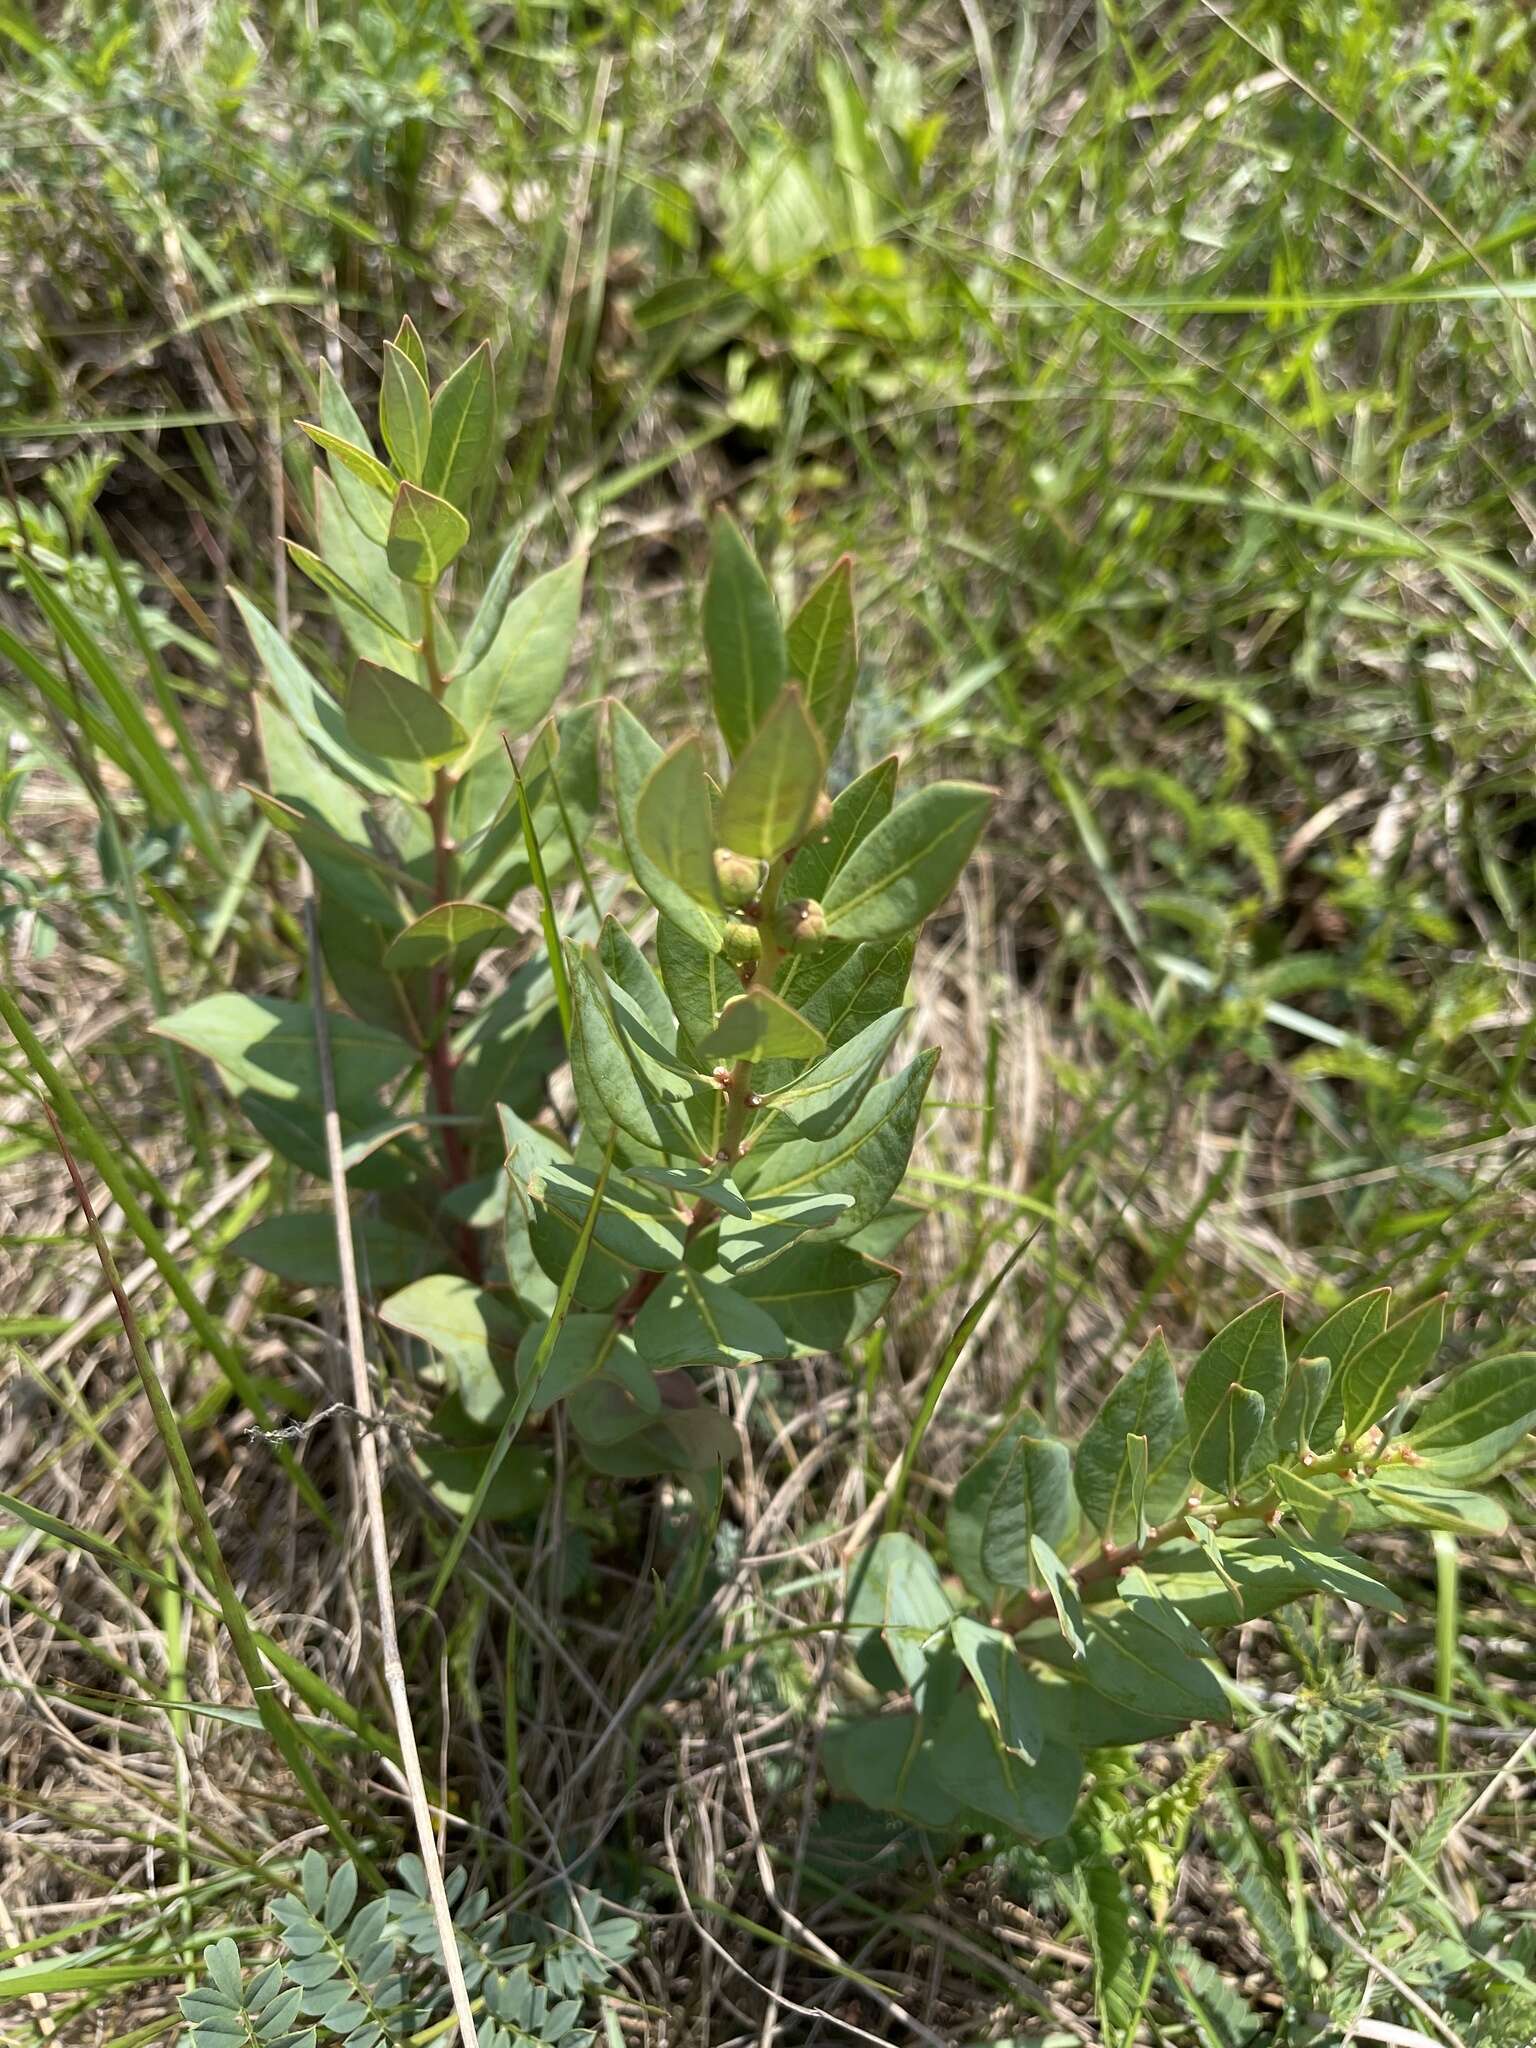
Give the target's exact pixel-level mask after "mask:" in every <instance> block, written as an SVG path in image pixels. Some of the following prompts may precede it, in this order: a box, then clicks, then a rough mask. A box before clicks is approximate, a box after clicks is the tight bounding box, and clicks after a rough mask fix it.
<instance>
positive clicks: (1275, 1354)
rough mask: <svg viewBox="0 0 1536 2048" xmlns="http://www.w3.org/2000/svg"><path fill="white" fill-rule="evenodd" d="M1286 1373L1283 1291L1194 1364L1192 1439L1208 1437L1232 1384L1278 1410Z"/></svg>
mask: <svg viewBox="0 0 1536 2048" xmlns="http://www.w3.org/2000/svg"><path fill="white" fill-rule="evenodd" d="M1286 1377H1287V1365H1286V1356H1285V1322H1284V1316H1283V1313H1282V1309H1281V1304H1280V1297H1279V1295H1278V1294H1271V1295H1269V1296H1268V1297H1267V1298H1266V1299H1265V1300H1263V1301H1261V1302H1259V1303H1257V1304H1256V1306H1254V1307H1253V1308H1250V1309H1247V1310H1245V1311H1244V1313H1243V1314H1242V1315H1240V1316H1238V1317H1237V1318H1236V1319H1235V1320H1234V1321H1233V1322H1230V1323H1228V1324H1227V1325H1226V1326H1225V1328H1223V1329H1220V1330H1218V1331H1217V1332H1216V1334H1215V1336H1214V1337H1212V1339H1211V1341H1210V1343H1209V1344H1207V1345H1206V1347H1205V1349H1204V1350H1203V1351H1202V1352H1201V1353H1200V1356H1199V1357H1198V1358H1197V1359H1196V1360H1195V1362H1194V1364H1193V1365H1192V1366H1191V1368H1190V1373H1189V1379H1188V1381H1187V1382H1186V1384H1185V1388H1184V1413H1185V1416H1186V1418H1187V1420H1188V1423H1189V1437H1190V1442H1191V1443H1198V1442H1199V1441H1200V1439H1201V1438H1202V1437H1204V1436H1205V1435H1206V1433H1207V1430H1208V1428H1209V1425H1210V1422H1211V1418H1212V1417H1213V1416H1214V1414H1215V1413H1216V1410H1217V1409H1218V1408H1219V1407H1221V1405H1222V1403H1223V1402H1224V1401H1225V1400H1226V1395H1227V1389H1228V1387H1231V1386H1236V1387H1246V1388H1248V1389H1249V1390H1250V1391H1251V1392H1253V1393H1255V1394H1257V1395H1259V1396H1260V1398H1261V1399H1262V1401H1263V1403H1264V1412H1265V1413H1266V1414H1273V1413H1275V1412H1276V1411H1277V1410H1278V1409H1279V1407H1280V1403H1281V1401H1282V1400H1283V1399H1284V1396H1285V1382H1286ZM1198 1469H1199V1468H1198V1466H1197V1467H1196V1470H1197V1471H1198ZM1211 1483H1212V1484H1218V1483H1219V1482H1217V1481H1214V1480H1213V1481H1212V1482H1211Z"/></svg>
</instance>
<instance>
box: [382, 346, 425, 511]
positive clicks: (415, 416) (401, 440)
mask: <svg viewBox="0 0 1536 2048" xmlns="http://www.w3.org/2000/svg"><path fill="white" fill-rule="evenodd" d="M379 432H380V434H381V435H382V436H383V439H384V446H385V447H386V448H387V449H388V450H389V454H390V460H391V461H392V462H393V463H394V465H395V467H396V469H398V470H399V472H400V474H401V475H402V476H403V477H409V479H410V481H411V482H412V483H416V484H419V483H420V482H421V480H422V478H423V476H425V474H426V469H427V442H428V441H429V439H430V438H431V434H432V394H431V393H430V392H429V391H428V389H427V380H426V378H425V377H424V376H423V375H422V373H421V370H420V369H419V367H418V366H417V365H416V364H415V363H414V362H413V361H412V360H411V358H410V357H409V356H408V355H407V354H406V353H405V351H404V350H403V349H399V348H396V347H395V345H394V343H393V342H389V341H386V342H385V344H384V376H383V380H382V382H381V383H380V386H379Z"/></svg>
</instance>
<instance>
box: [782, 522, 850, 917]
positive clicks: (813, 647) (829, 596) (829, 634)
mask: <svg viewBox="0 0 1536 2048" xmlns="http://www.w3.org/2000/svg"><path fill="white" fill-rule="evenodd" d="M786 653H787V657H788V665H789V673H790V674H791V675H792V676H796V677H798V678H799V681H800V684H801V687H802V688H803V689H804V691H805V702H806V708H807V709H808V710H809V712H810V714H811V717H812V718H813V719H814V720H815V722H816V726H817V730H818V731H819V732H820V734H821V738H822V744H823V746H824V747H825V748H826V751H827V754H828V756H829V757H830V755H831V754H832V752H833V750H834V749H835V747H836V746H837V743H838V740H839V739H840V738H841V736H842V730H843V725H844V722H845V720H846V719H847V716H848V706H849V705H850V704H851V703H852V701H853V686H854V684H855V682H856V681H857V680H858V674H859V644H858V627H857V622H856V620H855V617H854V606H853V557H852V556H851V555H844V556H843V557H842V559H841V560H840V561H837V562H835V563H834V564H833V565H832V567H831V569H830V570H829V571H828V572H827V574H826V575H825V576H823V578H822V579H821V581H820V582H819V583H818V584H817V585H816V588H815V589H814V590H813V591H812V592H811V593H810V595H809V597H807V598H806V600H805V602H804V604H803V605H801V607H800V609H799V610H798V611H797V612H796V613H795V615H794V617H793V618H792V619H791V620H790V622H789V632H788V634H787V635H786ZM805 893H807V894H808V895H816V894H818V893H819V892H818V891H816V890H808V891H806V892H805Z"/></svg>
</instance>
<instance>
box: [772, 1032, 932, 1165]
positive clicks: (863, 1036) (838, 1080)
mask: <svg viewBox="0 0 1536 2048" xmlns="http://www.w3.org/2000/svg"><path fill="white" fill-rule="evenodd" d="M911 1016H912V1012H911V1011H910V1010H908V1009H901V1010H891V1011H889V1012H887V1014H886V1015H885V1016H883V1017H876V1018H875V1019H874V1021H873V1022H872V1023H870V1024H867V1025H866V1026H865V1027H864V1029H863V1030H862V1031H860V1032H857V1033H856V1034H855V1035H854V1036H853V1037H852V1038H850V1039H849V1040H848V1041H847V1043H846V1044H845V1045H840V1046H838V1047H837V1048H836V1050H835V1051H833V1052H830V1053H828V1054H827V1056H826V1058H825V1059H821V1060H817V1062H816V1064H815V1065H814V1066H811V1067H807V1068H805V1069H804V1070H803V1071H802V1072H801V1073H800V1074H798V1075H796V1077H795V1079H794V1080H792V1081H786V1082H785V1084H784V1086H783V1087H782V1088H776V1089H774V1090H773V1092H772V1093H771V1094H769V1095H765V1096H764V1097H763V1107H764V1109H765V1110H772V1111H776V1112H777V1113H778V1114H779V1115H780V1116H782V1117H783V1118H784V1120H785V1121H786V1122H787V1123H790V1124H793V1126H794V1128H795V1129H796V1130H797V1131H798V1132H799V1133H800V1135H801V1137H803V1138H830V1137H833V1136H835V1135H836V1133H837V1132H838V1131H840V1130H841V1129H842V1128H843V1125H844V1124H846V1123H847V1121H848V1119H849V1117H851V1116H852V1115H853V1113H854V1111H855V1110H856V1109H857V1108H858V1106H859V1104H860V1103H861V1102H862V1101H863V1100H864V1097H865V1096H866V1095H867V1094H868V1093H869V1091H870V1089H871V1087H872V1086H873V1085H874V1082H875V1080H876V1077H877V1076H878V1074H879V1072H880V1069H881V1068H882V1067H883V1066H884V1065H885V1061H886V1056H887V1054H888V1053H889V1052H890V1049H891V1047H892V1046H893V1045H894V1044H895V1043H896V1040H897V1039H898V1038H899V1037H900V1035H901V1033H902V1031H903V1029H904V1028H905V1026H906V1024H907V1023H908V1021H909V1019H910V1018H911ZM812 1028H813V1029H814V1027H812ZM817 1036H818V1038H819V1037H820V1033H818V1034H817ZM823 1042H824V1041H823ZM759 1142H761V1140H759Z"/></svg>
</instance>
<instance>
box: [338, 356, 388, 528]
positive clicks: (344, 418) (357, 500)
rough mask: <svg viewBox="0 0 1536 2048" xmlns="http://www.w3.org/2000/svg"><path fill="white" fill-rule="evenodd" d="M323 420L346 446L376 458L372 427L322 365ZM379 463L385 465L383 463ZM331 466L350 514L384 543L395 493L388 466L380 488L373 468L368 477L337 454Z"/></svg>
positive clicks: (339, 492)
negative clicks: (370, 442)
mask: <svg viewBox="0 0 1536 2048" xmlns="http://www.w3.org/2000/svg"><path fill="white" fill-rule="evenodd" d="M320 423H321V426H322V427H323V428H324V430H325V432H326V433H327V434H329V435H330V436H331V437H332V439H333V440H334V441H336V442H339V443H340V444H341V445H342V446H343V447H346V448H356V449H361V450H362V451H363V452H364V454H365V455H367V456H368V457H369V459H370V460H372V459H373V451H372V450H371V449H370V448H369V446H368V430H367V428H366V427H365V426H364V425H363V423H362V421H361V420H360V419H359V418H358V416H357V412H356V410H355V408H354V407H353V404H352V401H351V399H350V398H348V396H347V394H346V392H345V391H343V389H342V388H341V385H340V383H339V382H338V381H337V379H336V377H335V376H334V375H333V374H332V372H331V370H330V369H329V368H328V367H322V369H321V371H320ZM377 467H378V468H379V469H383V464H382V463H380V464H378V465H377ZM329 468H330V474H331V481H332V482H333V483H334V485H335V486H336V492H337V495H338V496H339V497H340V499H341V502H342V504H343V505H344V506H345V507H346V509H347V515H348V517H349V518H350V519H351V520H352V521H353V523H354V524H355V525H356V526H357V528H358V530H359V531H360V532H361V533H362V534H364V535H365V536H366V537H367V539H368V540H369V541H372V542H377V543H379V544H380V545H382V544H383V541H384V538H385V535H386V534H387V533H388V532H389V504H390V500H391V499H393V497H394V495H395V482H394V478H393V477H391V476H390V475H389V472H388V471H387V470H384V477H385V485H384V489H383V490H380V488H379V487H378V484H377V482H376V481H375V480H374V478H373V476H372V473H371V472H370V473H369V475H368V476H367V477H363V476H359V475H358V474H357V472H356V471H355V470H353V469H352V468H351V467H350V466H349V464H348V463H347V462H346V461H345V460H343V459H342V458H341V457H340V456H338V455H335V454H332V455H331V457H330V461H329Z"/></svg>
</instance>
